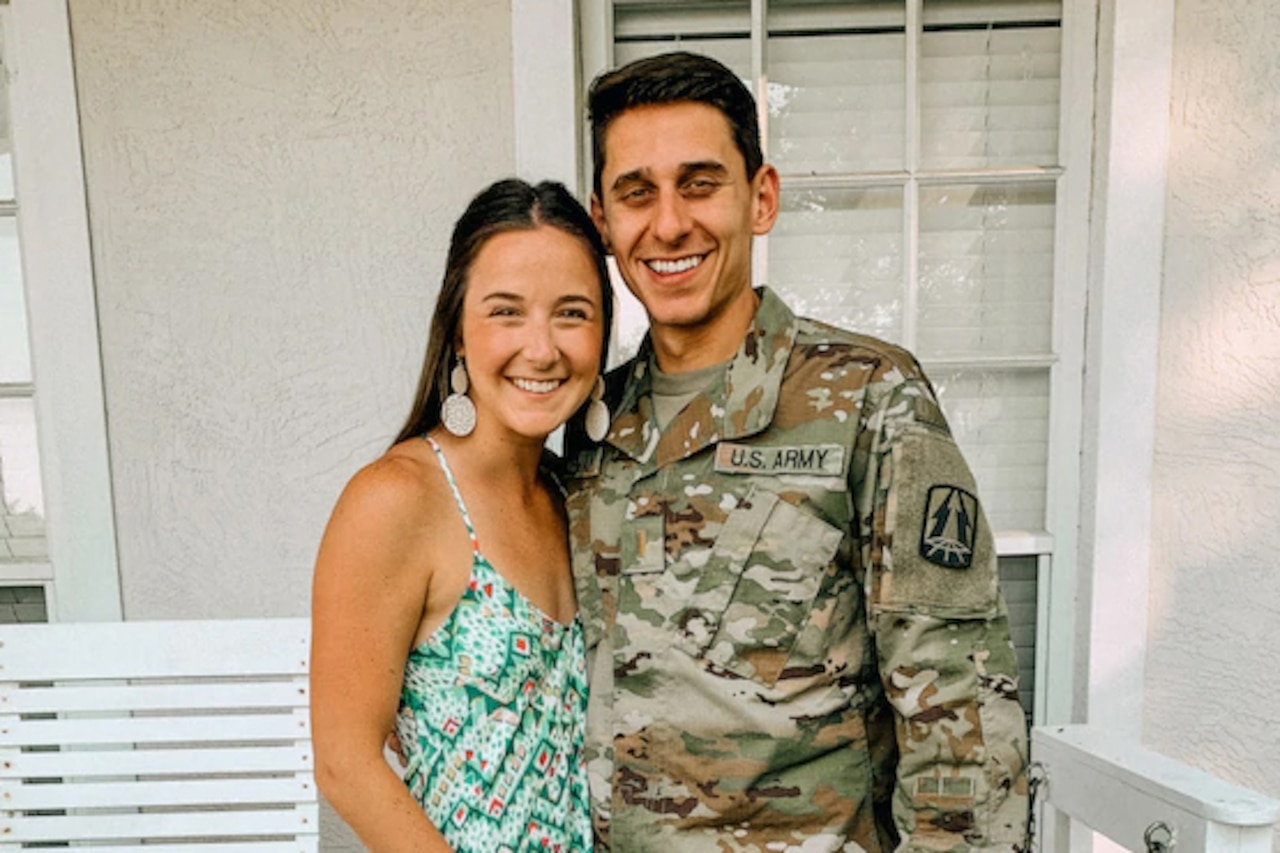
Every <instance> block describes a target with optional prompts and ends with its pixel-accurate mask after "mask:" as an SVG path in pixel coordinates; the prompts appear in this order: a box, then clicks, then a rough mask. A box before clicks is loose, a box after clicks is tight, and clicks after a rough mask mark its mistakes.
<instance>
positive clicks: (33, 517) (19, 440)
mask: <svg viewBox="0 0 1280 853" xmlns="http://www.w3.org/2000/svg"><path fill="white" fill-rule="evenodd" d="M38 453H39V451H38V449H37V447H36V417H35V405H34V403H33V402H32V401H31V399H30V398H26V399H23V398H3V397H0V561H11V562H29V561H34V560H46V559H48V556H49V548H48V545H47V543H46V542H45V534H44V493H43V490H42V488H41V485H40V461H39V460H40V458H39V455H38Z"/></svg>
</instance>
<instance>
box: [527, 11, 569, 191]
mask: <svg viewBox="0 0 1280 853" xmlns="http://www.w3.org/2000/svg"><path fill="white" fill-rule="evenodd" d="M577 43H578V38H577V27H576V26H575V15H574V2H573V0H511V74H512V84H513V85H512V93H513V99H514V104H513V109H512V112H513V117H514V120H515V121H514V124H515V153H516V174H517V175H518V176H519V177H521V178H524V179H525V180H528V181H535V182H536V181H541V180H554V181H560V182H561V183H562V184H564V185H565V186H566V187H568V188H569V190H570V192H574V191H575V190H576V189H577V188H576V184H577V180H578V139H579V131H578V129H579V127H580V126H581V125H580V124H579V121H580V120H579V117H578V112H579V110H578V105H579V103H580V99H579V97H578V94H577V93H578V92H579V90H580V89H581V86H580V84H579V83H578V44H577Z"/></svg>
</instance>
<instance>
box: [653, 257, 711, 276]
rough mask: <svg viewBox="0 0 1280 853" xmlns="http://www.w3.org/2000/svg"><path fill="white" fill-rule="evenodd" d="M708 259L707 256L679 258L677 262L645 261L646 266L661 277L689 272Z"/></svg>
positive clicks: (662, 260) (658, 259)
mask: <svg viewBox="0 0 1280 853" xmlns="http://www.w3.org/2000/svg"><path fill="white" fill-rule="evenodd" d="M706 257H707V256H706V255H690V256H688V257H686V258H677V259H675V260H666V259H661V258H655V259H654V260H651V261H645V262H644V264H645V266H647V267H648V268H649V269H651V270H653V271H654V272H656V273H658V274H659V275H675V274H677V273H682V272H688V271H689V270H691V269H693V268H694V267H696V266H698V265H699V264H701V263H702V261H703V259H704V258H706Z"/></svg>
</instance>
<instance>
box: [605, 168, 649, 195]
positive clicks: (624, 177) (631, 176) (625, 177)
mask: <svg viewBox="0 0 1280 853" xmlns="http://www.w3.org/2000/svg"><path fill="white" fill-rule="evenodd" d="M647 180H649V170H648V169H647V168H644V167H641V168H639V169H632V170H631V171H630V172H623V173H622V174H621V175H618V177H616V178H614V179H613V183H612V184H610V185H609V189H611V190H616V189H617V188H618V187H620V186H622V185H623V184H630V183H635V182H636V181H647Z"/></svg>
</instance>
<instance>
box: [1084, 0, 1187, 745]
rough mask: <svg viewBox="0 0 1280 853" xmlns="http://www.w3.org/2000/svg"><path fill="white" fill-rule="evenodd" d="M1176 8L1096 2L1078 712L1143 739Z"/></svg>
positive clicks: (1162, 3) (1145, 1) (1149, 0)
mask: <svg viewBox="0 0 1280 853" xmlns="http://www.w3.org/2000/svg"><path fill="white" fill-rule="evenodd" d="M1173 21H1174V0H1125V2H1123V3H1122V2H1119V0H1101V2H1100V4H1099V16H1098V22H1099V26H1098V90H1097V113H1096V115H1097V126H1096V135H1095V143H1094V151H1095V163H1094V196H1093V211H1092V226H1091V227H1092V235H1091V245H1092V255H1091V258H1090V275H1089V325H1088V329H1089V331H1088V339H1087V344H1086V345H1087V353H1088V357H1087V359H1086V362H1085V363H1086V365H1087V371H1086V376H1085V388H1084V391H1085V405H1084V417H1085V440H1084V456H1083V461H1084V469H1083V490H1082V498H1081V499H1082V501H1083V504H1082V508H1081V510H1082V511H1081V520H1082V525H1081V549H1080V556H1081V562H1082V567H1083V574H1084V582H1085V583H1084V590H1083V591H1084V592H1085V597H1084V599H1083V600H1084V601H1086V602H1088V605H1087V610H1088V614H1089V625H1088V630H1087V631H1086V632H1085V633H1084V635H1083V636H1084V637H1086V638H1087V640H1086V642H1087V643H1088V654H1087V657H1086V660H1087V664H1086V666H1087V673H1086V677H1085V679H1084V680H1083V685H1082V686H1083V687H1084V690H1083V691H1082V694H1083V695H1082V696H1081V701H1082V704H1083V707H1078V708H1077V709H1076V710H1077V714H1078V715H1079V716H1081V717H1083V719H1084V720H1085V721H1086V722H1105V723H1106V724H1107V725H1108V726H1109V727H1110V728H1111V730H1112V731H1115V732H1117V733H1123V734H1127V735H1130V736H1133V737H1135V738H1137V737H1140V735H1141V729H1142V702H1143V676H1144V672H1145V658H1146V650H1147V590H1148V578H1149V572H1150V561H1151V502H1152V480H1151V477H1152V467H1153V460H1154V453H1155V410H1156V376H1157V359H1158V351H1159V334H1160V290H1161V284H1162V280H1163V270H1162V261H1163V256H1164V221H1165V215H1164V206H1165V183H1166V165H1167V160H1168V150H1169V99H1170V94H1171V90H1172V64H1173Z"/></svg>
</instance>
